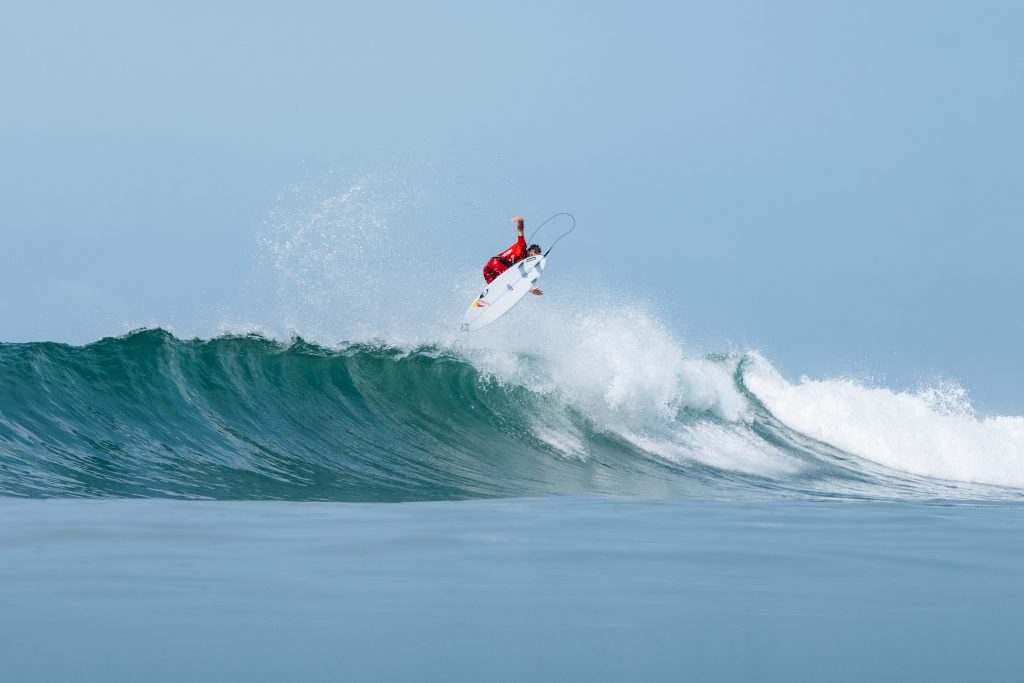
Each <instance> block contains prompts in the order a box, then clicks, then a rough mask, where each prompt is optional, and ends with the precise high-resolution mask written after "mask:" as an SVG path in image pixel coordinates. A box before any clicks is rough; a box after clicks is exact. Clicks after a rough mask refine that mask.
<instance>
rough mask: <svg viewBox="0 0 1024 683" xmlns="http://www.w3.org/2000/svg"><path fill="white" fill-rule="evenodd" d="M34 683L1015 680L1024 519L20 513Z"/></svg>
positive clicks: (115, 508)
mask: <svg viewBox="0 0 1024 683" xmlns="http://www.w3.org/2000/svg"><path fill="white" fill-rule="evenodd" d="M0 519H2V520H3V523H2V524H0V633H2V639H0V642H2V643H3V644H2V645H0V662H2V667H3V670H4V671H5V675H4V679H5V680H12V681H32V680H83V681H109V680H188V679H198V678H202V679H205V680H247V681H253V680H287V679H291V680H296V679H306V680H398V679H433V680H529V679H543V680H569V679H582V680H623V679H633V680H641V679H651V680H710V679H715V680H753V679H758V680H779V681H782V680H787V681H788V680H823V679H829V680H849V681H861V680H948V681H963V680H1019V677H1020V672H1021V670H1022V666H1024V653H1022V651H1021V648H1020V634H1021V630H1020V625H1019V624H1020V614H1021V608H1022V607H1024V590H1022V589H1021V585H1020V582H1021V577H1022V576H1024V542H1022V539H1024V535H1022V530H1024V507H1021V506H1019V505H1016V504H986V505H978V506H973V505H967V504H957V505H934V504H932V505H930V504H920V503H883V502H847V503H828V502H787V501H773V502H694V501H690V502H681V501H645V500H636V499H631V500H630V499H626V500H617V499H581V498H558V499H513V500H502V501H461V502H433V503H404V504H361V503H295V502H267V501H257V502H197V501H168V500H106V501H104V500H80V501H73V500H15V499H4V500H0Z"/></svg>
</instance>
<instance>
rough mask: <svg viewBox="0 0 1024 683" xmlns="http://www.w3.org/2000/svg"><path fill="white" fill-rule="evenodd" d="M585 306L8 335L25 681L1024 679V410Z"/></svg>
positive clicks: (8, 513)
mask: <svg viewBox="0 0 1024 683" xmlns="http://www.w3.org/2000/svg"><path fill="white" fill-rule="evenodd" d="M572 329H573V330H574V334H572V335H567V336H562V337H559V338H558V339H550V338H549V339H545V338H543V334H542V335H541V338H537V339H534V340H533V341H532V342H531V344H530V345H528V346H512V345H509V344H505V343H499V342H498V341H496V338H494V337H488V336H486V335H481V336H478V337H472V338H451V339H445V340H442V341H438V342H433V343H423V342H422V341H417V342H413V343H410V342H408V341H396V340H373V339H371V340H367V341H362V342H360V343H339V344H334V345H322V344H315V343H312V342H308V341H304V340H303V339H300V338H297V337H296V338H292V339H291V340H288V341H280V340H275V339H272V338H268V337H264V336H261V335H259V334H225V335H223V336H220V337H216V338H213V339H206V340H202V339H181V338H177V337H175V336H174V335H172V334H171V333H170V332H167V331H165V330H163V329H142V330H138V331H135V332H132V333H129V334H127V335H124V336H120V337H111V338H107V339H103V340H100V341H97V342H95V343H92V344H88V345H85V346H71V345H66V344H58V343H50V342H39V343H19V344H0V520H2V522H0V636H2V638H0V670H2V671H3V678H4V679H5V680H17V681H34V680H40V681H42V680H47V681H48V680H89V681H92V680H97V681H98V680H104V681H106V680H142V679H145V680H186V679H191V680H250V681H251V680H282V679H295V680H410V679H412V680H416V679H419V680H422V679H429V680H467V681H468V680H572V679H582V680H624V679H627V680H640V679H643V680H787V681H789V680H850V681H854V680H858V681H859V680H949V681H961V680H1018V679H1019V677H1020V672H1021V671H1022V670H1024V654H1022V653H1021V650H1020V648H1019V640H1020V625H1019V624H1020V614H1021V608H1022V607H1024V588H1022V587H1021V577H1024V417H1021V416H982V415H978V414H976V413H975V411H974V409H973V408H972V406H971V404H970V402H969V401H968V400H967V397H966V394H965V392H964V391H963V389H961V388H960V387H959V386H958V385H956V384H955V383H940V384H936V385H932V386H926V387H921V388H919V389H917V390H914V391H906V390H895V389H891V388H887V387H885V386H884V385H881V384H878V383H871V382H865V381H858V380H853V379H848V378H834V379H809V378H802V379H800V380H799V381H796V382H793V381H790V380H788V379H786V378H784V377H783V376H782V375H781V374H780V373H779V372H778V371H777V370H776V369H775V368H774V367H773V366H772V364H771V362H770V361H769V360H768V359H766V358H764V357H763V356H761V355H760V354H758V353H756V352H753V351H747V352H740V351H730V352H726V353H706V354H692V353H687V352H685V351H684V349H683V348H682V347H681V346H680V345H679V344H678V343H676V342H675V341H674V340H673V338H672V336H671V335H669V334H668V333H667V332H666V331H665V330H664V329H663V328H662V327H661V326H659V325H658V324H657V323H656V322H655V321H652V320H651V319H650V318H647V317H645V316H644V315H642V314H626V315H621V314H617V315H614V316H608V317H601V316H591V317H587V318H582V319H580V320H577V321H575V324H574V325H573V327H572ZM541 332H543V330H542V331H541Z"/></svg>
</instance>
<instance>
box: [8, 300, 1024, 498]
mask: <svg viewBox="0 0 1024 683" xmlns="http://www.w3.org/2000/svg"><path fill="white" fill-rule="evenodd" d="M581 325H582V329H584V330H588V333H587V334H584V335H580V336H579V340H578V342H574V343H569V342H565V343H562V344H549V343H548V341H550V340H543V339H542V340H540V346H538V347H537V348H534V349H532V350H531V349H526V350H524V349H509V348H503V347H500V346H476V347H474V346H470V345H467V344H461V345H460V344H455V345H448V346H418V347H414V348H399V347H395V346H391V345H388V344H384V343H364V344H350V345H344V346H339V347H337V348H327V347H323V346H319V345H316V344H311V343H308V342H306V341H303V340H302V339H299V338H295V339H292V340H291V341H290V342H287V343H282V342H277V341H273V340H270V339H267V338H264V337H261V336H259V335H225V336H222V337H218V338H215V339H211V340H206V341H204V340H198V339H194V340H183V339H177V338H175V337H174V336H173V335H171V334H169V333H168V332H166V331H164V330H160V329H148V330H139V331H136V332H133V333H130V334H128V335H126V336H124V337H118V338H108V339H103V340H101V341H99V342H96V343H93V344H89V345H87V346H83V347H73V346H67V345H62V344H54V343H48V342H43V343H29V344H3V345H0V371H2V373H3V377H4V379H5V381H4V382H3V384H2V385H0V494H3V495H14V496H30V497H54V496H72V497H172V498H213V499H291V500H336V501H408V500H459V499H468V498H489V497H505V496H545V495H630V496H646V497H680V496H700V497H712V498H714V497H722V498H735V497H778V496H782V497H793V496H811V497H822V496H824V497H837V496H838V497H853V498H892V497H898V498H906V497H911V498H936V497H939V498H952V497H956V498H962V497H993V496H995V497H1007V496H1010V497H1014V496H1017V495H1018V494H1017V492H1015V491H1009V490H1005V489H999V488H994V487H992V486H987V485H989V484H991V485H995V486H996V487H998V486H1003V487H1006V486H1015V487H1021V486H1024V477H1021V476H1020V475H1021V472H1022V470H1024V467H1022V466H1021V464H1020V455H1019V450H1014V449H1019V447H1020V443H1021V439H1020V438H1019V435H1020V431H1019V430H1020V429H1021V427H1020V422H1021V418H997V419H993V420H982V421H979V420H976V419H975V418H973V416H968V415H957V414H953V413H950V412H949V410H950V409H949V407H948V406H946V407H945V408H943V410H946V411H947V413H948V414H944V413H940V412H939V410H940V409H939V408H937V407H935V404H936V401H935V400H932V402H931V403H930V404H929V403H927V401H926V400H925V398H923V397H913V396H907V395H899V394H893V393H891V392H889V393H885V392H884V391H883V393H881V394H877V393H872V392H875V391H877V390H868V389H864V388H862V387H857V386H856V385H852V384H843V383H838V384H837V383H819V384H814V383H807V382H805V383H801V384H799V385H792V384H788V383H786V382H785V380H783V379H782V378H781V377H780V376H778V373H776V372H775V371H774V369H773V368H771V366H770V365H769V364H768V363H767V361H765V360H764V359H763V358H761V357H760V356H757V355H756V354H729V355H720V356H708V357H705V358H696V359H695V358H689V357H687V356H686V355H685V354H684V353H683V352H682V351H681V348H680V347H679V345H678V344H676V343H675V342H674V341H673V340H672V339H671V337H670V336H668V335H667V334H666V333H665V332H664V330H662V329H660V328H658V327H657V326H656V325H653V324H650V321H645V320H644V319H642V318H633V319H629V318H628V317H623V316H604V317H602V316H592V317H590V318H588V319H585V320H583V321H581ZM588 325H589V327H587V326H588ZM542 349H546V350H542ZM876 404H877V405H876ZM929 406H931V407H929ZM896 410H908V411H910V413H909V414H910V415H914V414H915V413H914V411H917V412H916V414H917V416H918V417H917V419H918V421H917V422H915V423H912V424H911V425H910V427H909V431H908V432H906V433H903V432H896V433H895V434H896V437H895V438H894V437H892V436H891V434H892V432H891V431H886V428H885V427H886V425H887V424H889V423H885V422H882V419H883V418H884V417H886V416H891V415H892V414H893V413H894V411H896ZM844 411H845V412H844ZM858 411H859V412H858ZM851 416H852V418H853V419H849V418H851ZM844 420H847V421H844ZM925 428H931V429H937V430H940V431H941V430H946V431H944V432H941V434H944V435H945V436H944V437H943V438H944V439H945V441H943V442H942V443H943V444H945V446H946V450H944V451H943V452H942V456H943V457H942V458H938V459H935V460H929V459H927V458H926V457H925V454H926V452H927V451H925V450H921V443H924V444H925V447H930V445H931V444H937V443H939V441H936V439H937V438H938V437H933V436H929V435H925V437H923V438H924V439H926V441H923V442H922V441H919V442H915V441H913V439H912V438H911V437H912V436H913V433H914V429H925ZM929 439H930V440H929ZM979 444H981V445H980V446H979ZM985 444H989V446H990V447H989V448H988V450H984V449H982V446H984V445H985ZM936 447H937V446H936ZM915 449H917V450H915ZM979 449H982V450H979ZM1000 449H1002V450H1000ZM958 453H961V454H962V453H967V454H969V455H971V458H968V459H967V460H966V461H965V462H960V461H958V460H957V457H958ZM949 479H959V480H960V481H961V482H963V481H969V482H974V483H973V484H970V485H967V484H963V483H958V482H953V481H948V480H949Z"/></svg>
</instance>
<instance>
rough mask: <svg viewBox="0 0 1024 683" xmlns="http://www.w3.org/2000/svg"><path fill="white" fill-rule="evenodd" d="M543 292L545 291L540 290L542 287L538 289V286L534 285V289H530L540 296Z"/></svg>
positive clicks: (532, 292)
mask: <svg viewBox="0 0 1024 683" xmlns="http://www.w3.org/2000/svg"><path fill="white" fill-rule="evenodd" d="M543 293H544V292H542V291H540V289H538V288H536V287H534V288H533V289H531V290H530V294H536V295H537V296H540V295H541V294H543Z"/></svg>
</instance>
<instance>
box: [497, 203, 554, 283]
mask: <svg viewBox="0 0 1024 683" xmlns="http://www.w3.org/2000/svg"><path fill="white" fill-rule="evenodd" d="M512 222H513V223H515V224H516V234H517V235H518V236H519V239H517V240H516V243H515V244H513V245H512V246H511V247H509V248H508V249H506V250H505V251H503V252H501V253H500V254H498V255H497V256H495V257H494V258H492V259H491V260H490V261H488V262H487V265H486V266H484V280H486V281H487V284H491V282H493V281H494V278H496V277H498V276H499V275H501V274H502V273H504V272H505V271H506V270H508V269H509V268H511V267H512V266H514V265H515V264H517V263H519V262H520V261H522V260H523V259H524V258H526V257H527V256H540V255H541V248H540V245H539V244H531V245H530V246H526V237H525V236H524V235H523V219H522V217H521V216H516V217H515V218H513V219H512ZM530 293H531V294H536V295H538V296H540V295H541V294H543V293H544V292H542V291H541V290H540V289H538V288H537V287H534V288H533V289H531V290H530Z"/></svg>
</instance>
